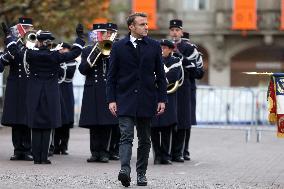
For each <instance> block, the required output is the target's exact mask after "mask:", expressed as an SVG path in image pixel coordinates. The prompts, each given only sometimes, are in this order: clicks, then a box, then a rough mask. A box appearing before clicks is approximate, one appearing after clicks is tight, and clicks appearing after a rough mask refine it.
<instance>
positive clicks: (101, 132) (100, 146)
mask: <svg viewBox="0 0 284 189" xmlns="http://www.w3.org/2000/svg"><path fill="white" fill-rule="evenodd" d="M111 128H112V126H111V125H100V126H96V127H93V128H91V129H90V150H91V154H92V156H94V157H109V146H110V139H111Z"/></svg>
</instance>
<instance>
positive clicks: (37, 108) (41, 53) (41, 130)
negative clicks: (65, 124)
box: [7, 25, 84, 164]
mask: <svg viewBox="0 0 284 189" xmlns="http://www.w3.org/2000/svg"><path fill="white" fill-rule="evenodd" d="M76 32H77V35H78V38H77V39H76V42H75V44H74V45H73V48H72V50H71V51H70V52H67V53H60V52H58V51H50V49H48V44H49V43H50V41H51V40H53V39H54V37H53V36H52V34H51V33H50V32H48V31H41V32H40V33H39V34H38V35H37V45H36V46H37V48H38V50H31V49H22V50H18V49H17V48H16V47H17V46H16V45H15V42H14V41H12V39H11V37H10V38H8V39H7V40H8V42H9V43H8V45H7V47H8V49H9V50H10V48H11V51H12V52H13V55H15V56H16V55H17V53H19V54H23V55H24V62H26V63H28V64H29V71H30V78H29V80H28V85H27V103H28V104H29V106H28V108H27V113H28V126H29V127H30V128H32V151H33V156H34V164H50V163H51V162H50V161H49V160H48V158H47V156H48V147H49V142H50V134H51V129H54V128H58V127H61V124H62V122H61V105H60V92H59V84H58V72H59V69H60V63H62V62H66V61H70V60H73V59H74V58H76V57H77V56H79V55H80V53H81V51H82V48H83V47H82V46H83V45H84V41H83V40H82V39H81V38H83V27H82V26H81V25H78V26H77V28H76Z"/></svg>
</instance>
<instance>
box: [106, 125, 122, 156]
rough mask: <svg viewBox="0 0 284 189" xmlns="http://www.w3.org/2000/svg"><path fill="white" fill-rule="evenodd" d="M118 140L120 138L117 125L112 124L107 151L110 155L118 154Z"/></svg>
mask: <svg viewBox="0 0 284 189" xmlns="http://www.w3.org/2000/svg"><path fill="white" fill-rule="evenodd" d="M119 140H120V130H119V126H118V125H113V126H112V128H111V141H110V149H109V153H110V155H111V156H113V155H115V156H118V155H119Z"/></svg>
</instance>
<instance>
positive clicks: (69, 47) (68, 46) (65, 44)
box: [61, 42, 71, 49]
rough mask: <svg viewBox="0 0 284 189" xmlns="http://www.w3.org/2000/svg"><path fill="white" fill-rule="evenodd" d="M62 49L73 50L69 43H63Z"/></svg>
mask: <svg viewBox="0 0 284 189" xmlns="http://www.w3.org/2000/svg"><path fill="white" fill-rule="evenodd" d="M61 47H62V48H66V49H71V45H70V44H69V43H65V42H63V43H62V45H61Z"/></svg>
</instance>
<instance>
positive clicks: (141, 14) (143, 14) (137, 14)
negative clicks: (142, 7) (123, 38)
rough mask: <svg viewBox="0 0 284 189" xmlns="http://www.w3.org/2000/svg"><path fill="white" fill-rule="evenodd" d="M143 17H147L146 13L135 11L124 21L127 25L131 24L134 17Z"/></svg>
mask: <svg viewBox="0 0 284 189" xmlns="http://www.w3.org/2000/svg"><path fill="white" fill-rule="evenodd" d="M138 16H140V17H144V18H147V14H146V13H143V12H135V13H132V14H130V15H129V16H128V18H127V20H126V22H127V26H128V27H129V26H130V25H131V24H133V22H134V20H135V18H136V17H138Z"/></svg>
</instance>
